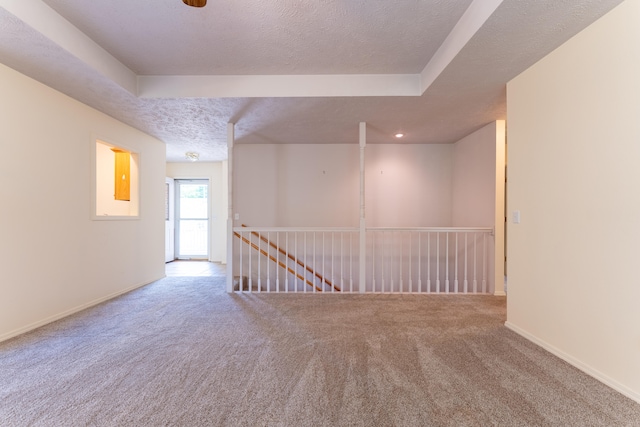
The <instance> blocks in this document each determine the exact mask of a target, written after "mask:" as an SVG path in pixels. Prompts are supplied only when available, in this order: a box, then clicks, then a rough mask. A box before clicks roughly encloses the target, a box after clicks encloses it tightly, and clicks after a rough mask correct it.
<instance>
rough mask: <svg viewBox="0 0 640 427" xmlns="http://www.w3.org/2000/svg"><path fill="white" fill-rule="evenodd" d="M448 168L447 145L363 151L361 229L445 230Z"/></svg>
mask: <svg viewBox="0 0 640 427" xmlns="http://www.w3.org/2000/svg"><path fill="white" fill-rule="evenodd" d="M452 162H453V145H451V144H423V145H415V144H384V145H383V144H370V145H367V146H366V149H365V181H366V187H365V206H366V219H367V227H448V226H450V225H451V200H452V199H451V197H452V182H451V180H452V167H453V163H452ZM354 167H355V168H356V170H358V167H359V166H358V163H355V164H354ZM356 194H358V193H356Z"/></svg>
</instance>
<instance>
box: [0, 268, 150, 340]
mask: <svg viewBox="0 0 640 427" xmlns="http://www.w3.org/2000/svg"><path fill="white" fill-rule="evenodd" d="M156 280H160V278H158V279H155V280H152V281H151V282H146V283H139V284H136V285H133V286H131V287H129V288H126V289H124V290H122V291H118V292H115V293H113V294H110V295H107V296H105V297H102V298H98V299H96V300H93V301H91V302H88V303H86V304H82V305H80V306H77V307H74V308H72V309H69V310H66V311H63V312H62V313H58V314H54V315H53V316H49V317H47V318H45V319H42V320H39V321H37V322H34V323H31V324H29V325H27V326H24V327H22V328H18V329H15V330H13V331H11V332H7V333H5V334H2V335H0V342H2V341H6V340H8V339H11V338H14V337H17V336H18V335H22V334H24V333H27V332H29V331H33V330H34V329H37V328H39V327H41V326H44V325H47V324H49V323H51V322H55V321H56V320H60V319H63V318H65V317H67V316H71V315H72V314H75V313H78V312H79V311H82V310H86V309H87V308H89V307H93V306H94V305H98V304H100V303H103V302H105V301H108V300H110V299H113V298H115V297H118V296H120V295H123V294H126V293H127V292H131V291H133V290H134V289H138V288H141V287H143V286H146V285H148V284H150V283H153V282H155V281H156Z"/></svg>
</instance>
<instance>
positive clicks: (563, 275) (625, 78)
mask: <svg viewBox="0 0 640 427" xmlns="http://www.w3.org/2000/svg"><path fill="white" fill-rule="evenodd" d="M638 22H640V1H639V0H627V1H625V2H623V3H622V4H621V5H620V6H618V7H617V8H615V9H613V10H612V11H611V12H610V13H608V14H607V15H605V16H604V17H602V18H601V19H600V20H598V21H596V22H595V23H594V24H592V25H591V26H590V27H588V28H587V29H585V30H584V31H582V32H581V33H579V34H578V35H576V36H575V37H574V38H572V39H571V40H569V41H568V42H567V43H565V44H564V45H563V46H561V47H560V48H558V49H557V50H556V51H554V52H552V53H551V54H550V55H548V56H547V57H546V58H544V59H543V60H541V61H540V62H539V63H537V64H535V65H534V66H532V67H531V68H530V69H528V70H527V71H525V72H524V73H522V74H521V75H519V76H518V77H516V78H515V79H513V80H512V81H511V82H510V83H509V84H508V86H507V101H508V107H507V108H508V111H507V114H508V117H509V128H508V139H509V174H508V175H509V186H508V195H507V203H508V212H509V225H508V230H507V231H508V233H507V235H508V239H507V249H508V260H509V289H508V292H509V298H508V314H507V326H509V327H510V328H512V329H513V330H515V331H517V332H519V333H521V334H522V335H524V336H526V337H528V338H529V339H531V340H533V341H534V342H537V343H539V344H540V345H542V346H544V347H545V348H547V349H549V350H550V351H552V352H554V353H555V354H557V355H559V356H560V357H562V358H564V359H565V360H568V361H569V362H570V363H572V364H573V365H575V366H577V367H579V368H580V369H582V370H584V371H586V372H588V373H590V374H591V375H593V376H595V377H596V378H599V379H600V380H602V381H603V382H605V383H607V384H609V385H611V386H613V387H614V388H616V389H617V390H619V391H621V392H623V393H625V394H626V395H627V396H629V397H632V398H633V399H635V400H637V401H638V402H640V362H639V361H640V310H639V309H638V302H639V301H640V286H638V280H637V270H638V269H637V264H638V261H637V259H638V242H640V221H639V220H638V218H639V217H640V191H638V183H640V168H638V161H639V159H640V143H639V141H640V120H638V112H639V111H640V96H638V95H639V94H640V80H639V79H638V76H639V75H640V44H639V43H638V42H637V40H640V26H638ZM514 211H519V212H520V223H519V224H514V223H513V219H512V213H513V212H514Z"/></svg>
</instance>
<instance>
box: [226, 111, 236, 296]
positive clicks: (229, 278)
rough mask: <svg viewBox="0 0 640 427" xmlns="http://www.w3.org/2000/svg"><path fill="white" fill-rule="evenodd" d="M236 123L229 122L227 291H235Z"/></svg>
mask: <svg viewBox="0 0 640 427" xmlns="http://www.w3.org/2000/svg"><path fill="white" fill-rule="evenodd" d="M234 138H235V136H234V124H233V123H227V152H228V160H227V191H228V196H227V204H228V209H229V210H228V213H227V292H233V141H234Z"/></svg>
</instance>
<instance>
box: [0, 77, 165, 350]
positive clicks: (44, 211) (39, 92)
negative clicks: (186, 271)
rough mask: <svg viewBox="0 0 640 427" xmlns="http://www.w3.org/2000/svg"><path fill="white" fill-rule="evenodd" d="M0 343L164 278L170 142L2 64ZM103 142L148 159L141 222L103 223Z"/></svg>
mask: <svg viewBox="0 0 640 427" xmlns="http://www.w3.org/2000/svg"><path fill="white" fill-rule="evenodd" d="M0 93H2V96H1V97H0V148H1V150H2V156H0V181H2V183H3V185H2V186H0V200H2V202H1V203H2V209H0V224H2V227H3V231H2V245H0V271H2V279H1V280H0V288H1V289H0V294H1V295H2V298H0V340H2V339H6V338H9V337H11V336H14V335H16V334H19V333H21V332H24V331H27V330H29V329H32V328H34V327H37V326H39V325H41V324H44V323H47V322H49V321H52V320H54V319H56V318H59V317H62V316H64V315H67V314H70V313H72V312H74V311H77V310H79V309H82V308H84V307H87V306H89V305H92V304H94V303H97V302H99V301H101V300H104V299H107V298H109V297H112V296H115V295H117V294H120V293H122V292H125V291H127V290H129V289H132V288H135V287H137V286H141V285H144V284H146V283H149V282H152V281H154V280H157V279H159V278H161V277H163V276H164V257H163V250H164V249H163V248H164V232H163V227H164V226H163V223H164V215H163V213H164V191H163V188H164V187H163V183H164V175H165V145H164V144H163V143H162V142H160V141H158V140H157V139H155V138H152V137H150V136H148V135H146V134H144V133H142V132H139V131H137V130H135V129H133V128H131V127H129V126H126V125H124V124H122V123H120V122H118V121H116V120H114V119H112V118H110V117H108V116H106V115H104V114H102V113H100V112H98V111H96V110H94V109H91V108H89V107H87V106H86V105H84V104H81V103H79V102H77V101H75V100H73V99H71V98H69V97H67V96H65V95H63V94H61V93H59V92H56V91H54V90H52V89H51V88H48V87H47V86H44V85H42V84H40V83H38V82H36V81H34V80H32V79H30V78H28V77H26V76H24V75H22V74H20V73H18V72H16V71H14V70H12V69H10V68H8V67H6V66H4V65H0ZM96 139H101V140H104V141H108V142H109V143H112V144H114V145H120V146H125V147H129V148H131V149H132V150H135V152H137V153H139V156H140V157H139V160H140V165H139V166H140V169H139V172H140V183H139V185H140V193H141V194H140V217H139V218H138V219H129V220H93V219H92V213H93V212H94V210H95V206H94V204H93V202H92V195H91V194H92V193H91V192H92V189H91V186H92V183H93V180H92V176H91V170H92V167H91V163H92V158H91V147H92V146H95V141H96Z"/></svg>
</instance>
